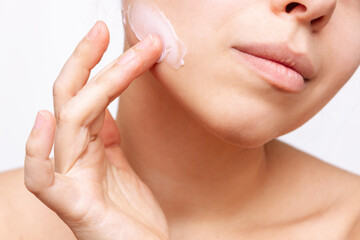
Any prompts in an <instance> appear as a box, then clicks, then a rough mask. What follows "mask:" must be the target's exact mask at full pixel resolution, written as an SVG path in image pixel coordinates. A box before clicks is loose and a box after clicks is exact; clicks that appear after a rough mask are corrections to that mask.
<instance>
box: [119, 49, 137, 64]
mask: <svg viewBox="0 0 360 240" xmlns="http://www.w3.org/2000/svg"><path fill="white" fill-rule="evenodd" d="M135 58H136V53H135V52H134V50H133V49H131V48H130V49H129V50H128V51H127V52H126V53H124V54H123V55H122V56H121V57H120V59H119V61H118V62H117V64H128V63H129V62H131V61H132V60H134V59H135Z"/></svg>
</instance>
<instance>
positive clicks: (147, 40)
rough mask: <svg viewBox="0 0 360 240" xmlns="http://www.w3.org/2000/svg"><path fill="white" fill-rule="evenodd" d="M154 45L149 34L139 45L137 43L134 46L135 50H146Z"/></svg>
mask: <svg viewBox="0 0 360 240" xmlns="http://www.w3.org/2000/svg"><path fill="white" fill-rule="evenodd" d="M153 44H154V39H153V37H152V35H151V34H149V35H147V36H146V38H144V39H143V40H142V41H140V42H139V43H137V44H136V45H135V48H136V49H146V48H149V47H151V45H153Z"/></svg>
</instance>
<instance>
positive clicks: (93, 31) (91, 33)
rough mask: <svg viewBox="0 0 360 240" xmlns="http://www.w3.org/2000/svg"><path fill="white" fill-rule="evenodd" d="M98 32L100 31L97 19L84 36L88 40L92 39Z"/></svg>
mask: <svg viewBox="0 0 360 240" xmlns="http://www.w3.org/2000/svg"><path fill="white" fill-rule="evenodd" d="M99 32H100V28H99V21H97V22H96V23H95V25H94V26H93V27H92V28H91V30H90V31H89V32H88V34H87V35H86V38H87V39H89V40H93V39H95V38H96V37H97V36H98V35H99Z"/></svg>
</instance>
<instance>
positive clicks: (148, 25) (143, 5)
mask: <svg viewBox="0 0 360 240" xmlns="http://www.w3.org/2000/svg"><path fill="white" fill-rule="evenodd" d="M126 18H127V21H128V23H129V26H130V28H131V30H132V31H133V32H134V34H135V36H136V37H137V38H138V39H139V40H143V39H144V38H145V37H146V36H147V35H148V34H149V33H155V34H157V35H159V36H160V38H161V42H162V47H163V51H162V54H161V56H160V58H159V59H158V61H157V63H160V62H162V61H164V62H166V63H167V64H169V65H170V66H172V67H173V68H175V69H179V68H180V67H181V66H182V65H184V57H185V55H186V53H187V50H186V46H185V44H184V43H183V42H181V41H180V40H179V38H178V37H177V35H176V33H175V30H174V28H173V26H172V25H171V23H170V21H169V20H168V19H167V18H166V16H165V14H164V13H163V12H162V11H161V10H160V9H159V8H158V7H157V6H156V5H155V4H154V3H152V2H150V1H146V0H145V1H143V0H136V1H133V2H131V3H130V4H129V6H128V9H127V12H126V13H125V11H123V23H124V25H125V24H126Z"/></svg>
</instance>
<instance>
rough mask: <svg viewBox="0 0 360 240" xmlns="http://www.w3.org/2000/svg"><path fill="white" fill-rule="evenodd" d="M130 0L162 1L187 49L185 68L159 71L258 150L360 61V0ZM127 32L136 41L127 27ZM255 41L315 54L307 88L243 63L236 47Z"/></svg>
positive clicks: (311, 109) (218, 129)
mask: <svg viewBox="0 0 360 240" xmlns="http://www.w3.org/2000/svg"><path fill="white" fill-rule="evenodd" d="M131 1H140V2H141V1H151V2H152V3H154V4H156V5H157V6H158V7H159V9H161V11H163V12H164V14H165V15H166V17H167V18H168V19H169V20H170V22H171V23H172V25H173V27H174V29H175V31H176V33H177V35H178V37H179V39H180V40H181V41H182V42H184V43H185V45H186V48H187V55H186V56H185V59H184V61H185V65H184V66H182V67H181V68H180V69H174V68H172V67H171V66H169V65H168V64H166V63H164V62H162V63H160V64H157V65H156V66H155V67H154V68H153V69H152V73H153V75H154V76H155V77H156V78H157V80H158V81H160V82H161V83H162V84H163V85H164V86H165V87H166V88H167V89H168V90H169V91H170V92H171V94H172V95H173V96H174V97H175V98H176V99H177V100H178V101H179V103H180V104H181V105H182V106H183V107H185V109H186V110H187V111H189V112H190V113H191V114H192V115H193V116H194V117H195V119H197V120H198V121H200V122H201V124H202V125H204V126H205V127H206V128H207V129H208V130H209V131H211V132H213V133H214V134H215V135H217V136H218V137H220V138H221V139H223V140H225V141H228V142H230V143H233V144H236V145H238V146H243V147H256V146H259V145H261V144H264V143H266V142H268V141H269V140H271V139H274V138H276V137H278V136H280V135H283V134H285V133H287V132H289V131H291V130H294V129H295V128H297V127H299V126H301V125H302V124H303V123H305V122H306V121H307V120H308V119H310V118H311V117H312V116H313V115H315V114H316V113H317V112H318V111H319V110H320V109H321V108H322V107H323V106H324V105H325V104H326V103H327V102H328V101H329V100H330V99H331V98H332V97H333V96H334V95H335V94H336V92H338V90H339V89H340V88H341V87H342V86H343V85H344V84H345V83H346V81H347V80H348V79H349V78H350V77H351V76H352V74H353V73H354V72H355V70H356V69H357V67H358V66H359V63H360V30H359V29H360V1H359V0H299V1H297V3H299V5H297V4H293V3H294V2H291V1H287V0H179V1H169V0H130V1H126V0H124V1H123V7H124V8H126V6H127V4H129V2H131ZM291 3H292V4H291ZM143 21H146V19H143ZM125 31H126V35H127V39H128V41H129V44H130V45H131V46H132V45H133V44H135V41H136V40H135V39H134V38H133V37H129V36H130V35H133V33H132V32H131V30H130V28H129V26H128V25H127V26H126V28H125ZM255 43H257V44H258V43H259V44H280V45H282V46H283V47H285V48H286V47H287V48H288V49H290V50H291V51H292V52H293V53H295V54H297V55H299V54H303V55H304V56H302V57H299V56H300V55H299V56H298V57H299V59H303V58H308V60H309V62H310V64H311V65H312V67H313V73H312V74H310V75H311V77H310V78H309V79H307V80H306V81H305V87H304V88H302V90H299V89H297V90H296V91H290V89H289V88H287V87H281V86H280V85H276V84H275V85H273V84H270V83H269V81H268V80H266V77H263V75H262V74H260V73H259V72H258V71H257V70H255V69H254V68H252V67H250V65H248V64H244V62H242V61H239V59H238V58H239V56H240V55H239V54H240V52H239V51H238V50H235V46H237V47H239V48H240V49H242V48H243V47H245V46H248V45H251V44H255ZM258 49H259V48H258ZM260 49H261V47H260ZM261 51H262V52H266V51H265V50H261ZM278 52H281V51H280V50H279V51H278ZM260 53H261V52H260ZM271 54H272V53H270V55H271ZM298 65H301V64H300V63H298ZM290 83H291V81H290Z"/></svg>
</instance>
